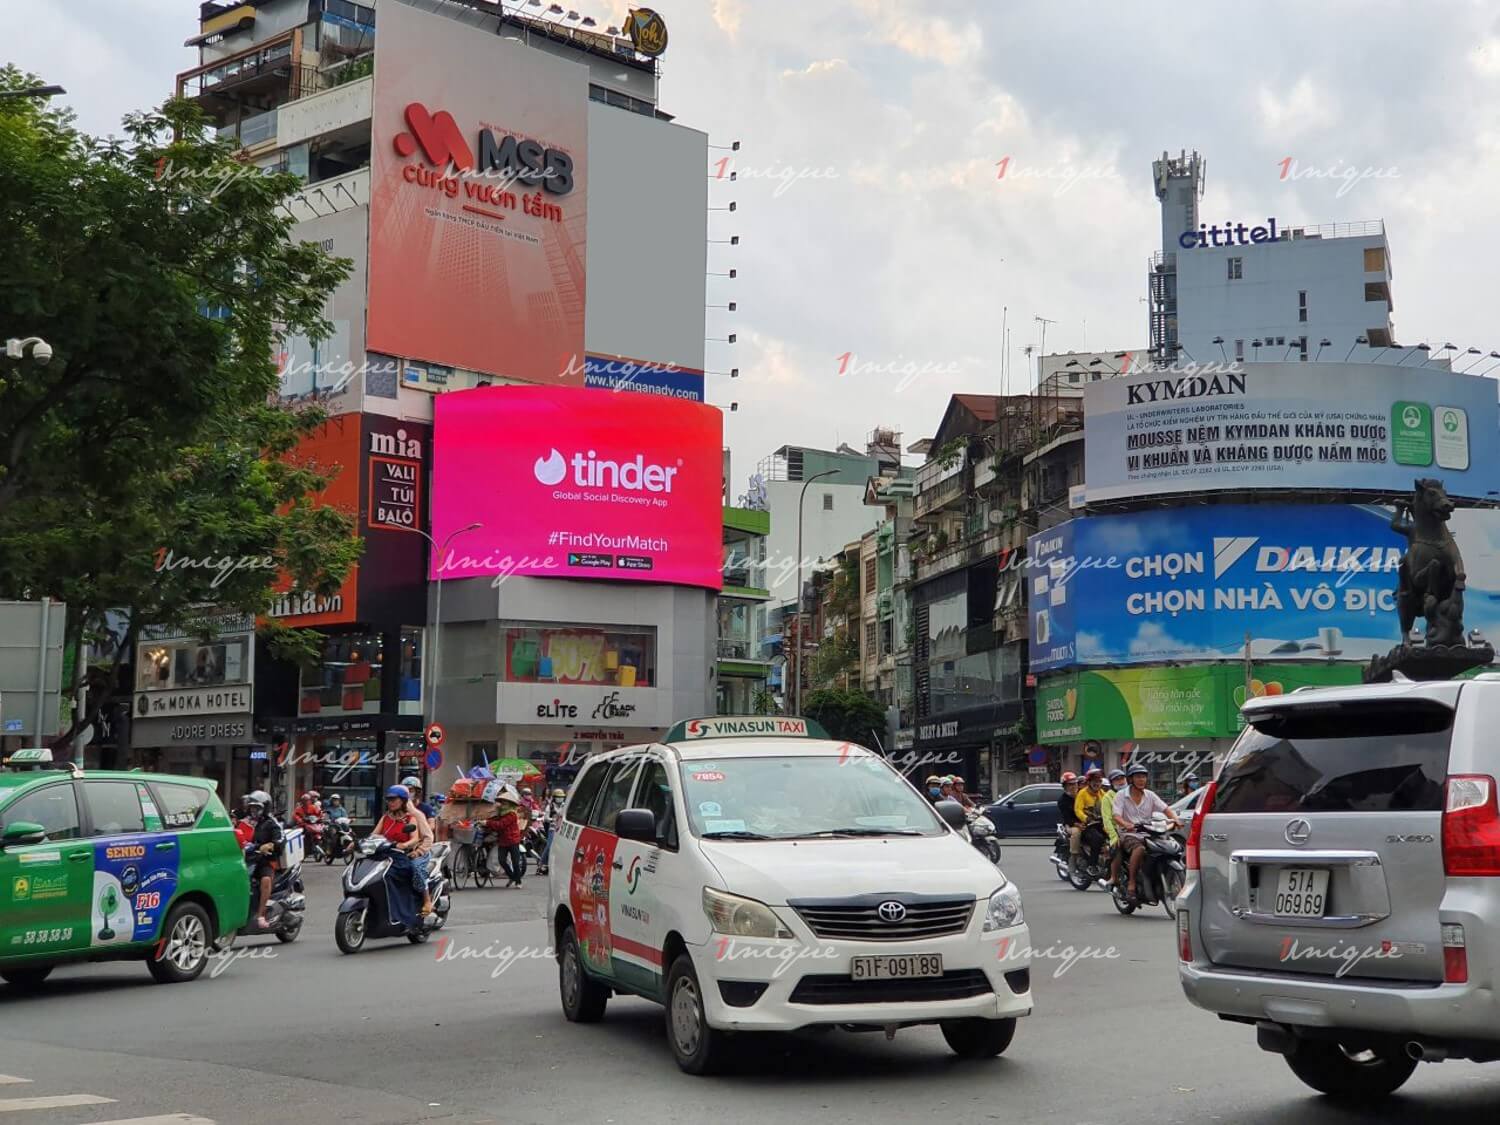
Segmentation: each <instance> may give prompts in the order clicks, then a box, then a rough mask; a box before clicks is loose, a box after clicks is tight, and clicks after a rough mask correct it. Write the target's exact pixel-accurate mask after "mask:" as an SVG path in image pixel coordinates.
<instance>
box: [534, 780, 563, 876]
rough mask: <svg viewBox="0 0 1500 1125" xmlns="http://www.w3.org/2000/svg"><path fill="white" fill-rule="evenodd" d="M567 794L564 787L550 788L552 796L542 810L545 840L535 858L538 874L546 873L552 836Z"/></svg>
mask: <svg viewBox="0 0 1500 1125" xmlns="http://www.w3.org/2000/svg"><path fill="white" fill-rule="evenodd" d="M567 796H568V792H567V790H566V789H554V790H552V797H551V799H550V800H548V802H547V805H546V807H545V808H544V809H543V811H542V819H543V821H544V823H545V824H546V826H547V842H546V843H545V844H543V845H542V854H541V855H539V856H537V858H536V873H537V874H538V875H545V874H547V857H548V856H549V855H551V854H552V837H553V835H554V834H555V833H556V832H557V822H558V820H559V819H560V818H561V817H562V811H563V803H564V802H565V801H566V800H567Z"/></svg>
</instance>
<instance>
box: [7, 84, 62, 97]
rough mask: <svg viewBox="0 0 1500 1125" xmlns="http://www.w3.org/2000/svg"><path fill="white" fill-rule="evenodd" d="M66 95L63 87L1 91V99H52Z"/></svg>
mask: <svg viewBox="0 0 1500 1125" xmlns="http://www.w3.org/2000/svg"><path fill="white" fill-rule="evenodd" d="M66 93H67V91H66V90H64V89H63V88H62V87H61V86H28V87H27V88H26V89H24V90H0V98H50V97H52V96H53V95H54V94H66Z"/></svg>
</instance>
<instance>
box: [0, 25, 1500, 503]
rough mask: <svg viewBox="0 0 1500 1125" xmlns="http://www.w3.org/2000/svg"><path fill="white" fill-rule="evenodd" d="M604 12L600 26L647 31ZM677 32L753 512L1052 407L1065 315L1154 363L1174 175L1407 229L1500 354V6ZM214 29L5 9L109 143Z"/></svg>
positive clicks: (1435, 323) (1269, 210)
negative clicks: (1198, 176)
mask: <svg viewBox="0 0 1500 1125" xmlns="http://www.w3.org/2000/svg"><path fill="white" fill-rule="evenodd" d="M573 4H574V6H576V7H577V9H578V10H579V12H580V13H582V14H585V15H592V16H594V17H595V18H596V19H598V20H599V23H600V24H601V26H602V25H603V24H605V23H608V22H611V21H613V22H618V21H619V20H620V19H621V17H622V16H623V13H624V10H625V8H626V7H627V5H626V4H625V3H622V2H617V0H573ZM656 7H657V10H658V11H659V12H660V13H661V14H662V16H663V18H664V19H665V20H666V22H667V25H668V28H669V32H670V44H669V46H668V49H667V52H666V54H665V56H664V57H663V58H662V79H661V91H660V104H661V107H662V109H664V110H665V111H666V112H668V113H671V114H674V115H675V116H676V119H677V120H678V121H679V122H681V123H682V124H684V125H689V126H692V127H694V128H698V129H702V130H704V131H706V132H707V133H708V134H709V141H710V143H711V144H714V145H724V146H728V145H729V144H730V143H731V142H732V141H735V140H738V141H739V142H740V144H741V147H740V150H739V151H738V152H730V151H728V150H727V148H726V149H724V150H711V151H710V153H709V157H710V161H711V162H712V161H719V160H722V159H723V158H725V157H728V158H729V159H730V163H729V164H727V165H723V166H722V167H721V166H720V165H718V164H715V163H711V164H710V167H709V169H708V170H707V174H708V175H710V176H715V177H716V178H715V179H714V181H713V182H712V183H711V184H710V192H709V195H710V204H711V205H712V206H716V207H721V206H727V204H728V203H729V202H730V201H733V202H735V204H736V210H735V211H734V212H729V211H711V212H710V214H709V216H708V219H709V237H710V238H711V239H721V238H723V239H727V238H728V237H730V236H731V235H738V236H739V237H740V244H739V245H738V246H733V247H731V246H728V245H722V244H719V243H717V242H716V243H714V244H712V245H711V246H710V247H709V250H710V256H709V261H710V269H711V270H713V271H724V270H728V269H730V268H734V269H736V270H738V277H737V278H735V279H733V280H731V279H729V278H724V277H710V278H709V279H708V286H709V290H708V294H709V295H708V302H709V304H711V305H712V304H726V303H728V302H729V301H734V302H735V303H736V305H737V310H736V311H735V312H733V313H730V312H728V311H727V310H724V309H712V308H711V309H709V310H708V312H707V332H706V334H707V336H708V337H709V338H710V340H711V341H714V340H721V339H723V338H725V337H727V336H728V335H729V334H730V333H734V334H735V335H736V336H737V343H735V344H733V345H731V344H728V343H719V342H710V343H709V344H708V361H707V366H708V368H709V369H710V370H711V371H722V372H727V371H728V370H729V369H730V368H731V367H738V368H739V369H740V373H741V375H740V378H738V379H735V380H730V379H728V378H727V377H725V376H722V375H710V376H709V377H708V386H709V393H708V397H709V400H710V401H712V402H714V403H717V404H719V405H721V406H723V407H725V409H726V413H725V416H724V419H725V436H726V440H727V442H728V444H729V445H730V446H731V448H732V450H733V458H734V466H733V473H734V488H735V492H736V494H738V493H740V492H742V491H743V490H744V488H745V481H746V477H747V476H748V474H749V473H751V472H753V471H754V468H755V465H756V463H757V462H758V461H759V460H760V459H761V458H762V457H764V456H766V455H767V454H769V453H770V452H771V451H772V450H774V449H776V448H777V447H778V446H781V445H784V444H800V445H813V446H820V447H824V448H833V447H834V446H836V445H837V444H838V443H840V442H848V443H849V444H851V445H853V446H856V447H860V448H862V447H863V444H864V442H865V439H866V435H868V434H869V432H870V431H871V430H873V429H875V428H876V427H882V426H893V427H895V428H897V429H899V430H900V431H901V432H902V433H903V438H904V442H905V444H907V445H910V444H911V443H912V442H914V441H916V440H918V439H920V438H923V437H928V436H931V434H932V432H933V431H934V430H935V429H936V426H937V424H938V422H939V420H940V419H941V417H942V413H943V409H944V407H945V406H946V405H947V402H948V398H949V396H950V395H952V394H954V393H963V392H969V393H1001V392H1002V391H1004V392H1009V393H1018V392H1021V391H1023V390H1025V389H1027V387H1028V385H1029V382H1030V381H1031V380H1029V379H1028V377H1027V374H1026V373H1027V370H1028V367H1027V364H1028V359H1027V356H1026V354H1025V351H1024V349H1026V348H1027V347H1031V348H1036V347H1038V346H1039V345H1041V343H1042V338H1041V333H1042V331H1043V324H1042V323H1041V322H1040V321H1039V320H1037V319H1036V318H1045V319H1046V320H1047V321H1049V322H1050V323H1048V324H1046V325H1045V332H1046V340H1045V345H1046V349H1047V351H1048V352H1053V351H1061V350H1083V349H1088V350H1095V351H1104V350H1126V349H1137V348H1140V347H1142V346H1144V345H1145V343H1146V342H1147V329H1146V306H1145V304H1144V301H1143V298H1144V296H1145V292H1146V276H1145V271H1146V260H1147V258H1148V257H1149V256H1150V254H1151V253H1153V252H1154V251H1155V250H1157V249H1159V245H1158V243H1159V239H1160V233H1159V229H1160V228H1159V223H1160V212H1159V210H1158V207H1157V203H1156V199H1155V197H1154V194H1153V191H1152V184H1151V161H1152V160H1153V159H1155V158H1157V157H1159V156H1160V155H1161V153H1162V152H1163V151H1164V150H1169V151H1170V152H1172V153H1173V154H1174V155H1175V154H1176V153H1178V152H1179V150H1182V149H1187V150H1189V151H1191V150H1193V149H1196V150H1197V151H1199V152H1200V153H1201V154H1202V155H1203V156H1204V158H1205V159H1206V161H1207V191H1206V193H1205V197H1204V200H1203V206H1202V214H1203V217H1204V219H1205V220H1207V221H1218V220H1220V219H1221V218H1227V217H1231V216H1233V217H1235V219H1236V220H1245V221H1256V220H1262V219H1264V218H1265V217H1267V216H1273V215H1274V216H1276V218H1277V221H1278V223H1279V224H1280V225H1282V226H1291V225H1293V224H1301V223H1329V222H1354V221H1359V220H1365V219H1384V220H1385V223H1386V231H1387V237H1388V239H1389V242H1390V247H1391V263H1392V268H1393V280H1392V293H1393V296H1394V299H1395V308H1394V320H1395V323H1396V329H1397V338H1398V339H1399V340H1400V341H1401V342H1402V343H1406V344H1411V343H1416V342H1418V341H1424V340H1425V341H1429V342H1431V343H1433V344H1434V345H1437V344H1441V343H1449V342H1452V343H1454V344H1457V345H1458V347H1459V349H1460V350H1462V349H1464V348H1467V347H1471V346H1472V347H1479V348H1482V349H1483V350H1485V351H1486V352H1488V351H1490V350H1492V349H1494V350H1500V323H1497V318H1496V315H1495V312H1496V297H1497V293H1500V285H1497V283H1496V280H1495V279H1496V271H1495V267H1494V263H1496V262H1500V190H1497V188H1496V184H1500V5H1496V4H1495V3H1494V2H1493V0H1404V2H1403V0H1319V2H1318V3H1316V4H1308V3H1306V2H1305V0H1299V2H1286V0H1265V2H1263V3H1258V4H1254V5H1247V4H1243V3H1242V2H1239V0H1199V2H1196V3H1193V4H1178V5H1159V4H1158V5H1148V4H1105V3H1101V2H1099V0H989V2H985V0H925V2H923V3H916V2H913V0H660V2H659V3H658V4H657V5H656ZM197 9H198V5H197V4H196V3H195V2H192V0H0V44H3V45H4V47H3V48H0V61H13V62H15V63H17V64H19V65H20V66H21V67H23V68H24V69H28V70H31V71H34V72H36V73H38V74H40V75H41V76H42V77H43V78H44V79H45V80H46V81H48V82H57V83H61V84H62V85H64V86H66V87H67V90H68V94H67V97H66V98H65V99H63V100H64V101H65V102H66V104H67V105H69V106H70V107H71V108H72V109H73V110H74V111H75V112H76V113H77V114H78V117H79V123H80V125H81V126H82V127H83V128H84V129H86V130H88V131H90V132H94V133H107V132H110V131H113V130H117V128H118V122H119V118H120V117H121V115H122V114H124V113H126V112H128V111H131V110H135V109H140V108H144V107H146V106H149V105H151V104H153V103H156V102H159V101H160V100H161V99H162V98H163V97H164V96H165V95H166V94H168V93H169V92H170V91H171V88H172V80H173V76H174V75H175V74H176V73H177V72H178V71H180V70H184V69H187V68H188V67H190V66H192V65H193V64H194V62H195V61H196V60H195V54H194V52H192V51H190V50H187V49H185V48H184V47H183V46H182V42H183V40H184V39H186V38H188V37H189V36H190V35H193V34H195V33H196V31H197ZM721 170H722V171H723V172H726V173H727V172H728V171H735V172H737V173H738V179H737V180H736V181H735V182H730V181H729V180H728V179H727V178H725V179H718V178H717V174H718V173H719V172H720V171H721ZM1007 326H1008V328H1009V341H1010V345H1011V346H1010V349H1009V351H1010V356H1009V362H1008V364H1007V363H1006V362H1005V361H1004V357H1005V355H1006V350H1007V349H1006V342H1005V336H1004V334H1003V331H1002V329H1003V328H1004V327H1007ZM1032 362H1033V363H1034V360H1033V361H1032ZM1005 367H1008V369H1009V375H1008V379H1007V380H1006V381H1005V382H1004V383H1002V369H1003V368H1005ZM1033 370H1034V368H1033ZM731 402H737V403H738V409H737V410H736V411H734V412H732V413H731V412H728V406H729V404H730V403H731ZM916 460H918V459H915V458H914V459H913V461H914V462H915V461H916Z"/></svg>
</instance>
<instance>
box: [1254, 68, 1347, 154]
mask: <svg viewBox="0 0 1500 1125" xmlns="http://www.w3.org/2000/svg"><path fill="white" fill-rule="evenodd" d="M1256 104H1257V105H1258V107H1259V109H1260V117H1261V126H1262V128H1263V129H1264V131H1265V133H1266V136H1267V137H1270V138H1274V139H1276V140H1283V141H1284V140H1294V139H1296V138H1297V137H1299V136H1301V135H1304V134H1307V133H1311V132H1314V131H1316V130H1318V129H1323V128H1326V127H1328V126H1329V125H1332V124H1333V123H1334V122H1336V121H1337V120H1338V119H1339V116H1340V110H1339V101H1338V98H1337V97H1335V95H1334V94H1333V92H1332V91H1331V90H1329V89H1327V88H1326V87H1323V86H1319V85H1318V84H1316V83H1315V82H1313V80H1312V79H1311V78H1310V77H1308V76H1307V75H1303V76H1302V77H1301V78H1299V79H1298V80H1297V82H1296V83H1295V84H1294V85H1293V86H1292V88H1291V89H1290V90H1288V91H1286V92H1285V93H1284V94H1283V93H1279V92H1278V91H1276V90H1273V89H1271V88H1270V87H1268V86H1265V85H1262V86H1261V87H1260V90H1259V91H1258V92H1257V94H1256Z"/></svg>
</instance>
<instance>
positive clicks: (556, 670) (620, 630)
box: [501, 624, 656, 688]
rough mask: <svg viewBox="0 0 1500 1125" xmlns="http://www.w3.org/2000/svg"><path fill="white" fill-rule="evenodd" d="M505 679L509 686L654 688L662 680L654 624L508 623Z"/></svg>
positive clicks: (505, 645)
mask: <svg viewBox="0 0 1500 1125" xmlns="http://www.w3.org/2000/svg"><path fill="white" fill-rule="evenodd" d="M503 636H504V657H503V659H504V664H503V666H502V668H501V679H503V680H505V681H507V682H509V683H558V684H600V685H608V686H611V687H621V688H630V687H650V686H652V684H654V683H655V680H656V628H655V626H652V625H621V626H608V625H605V626H600V627H598V628H593V629H590V628H587V627H584V628H577V629H567V628H562V629H556V628H550V627H548V626H544V625H525V624H519V625H508V626H507V627H506V629H505V631H504V634H503Z"/></svg>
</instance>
